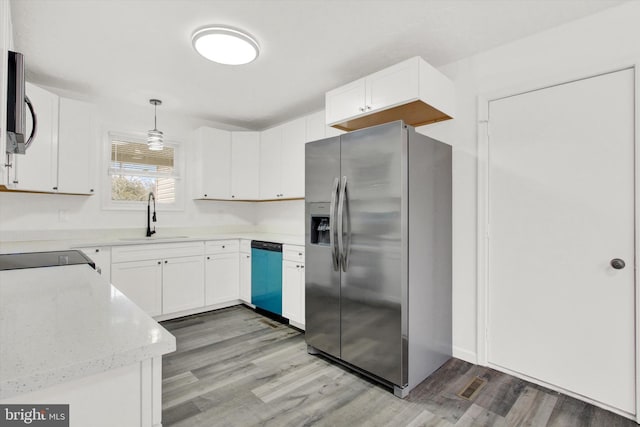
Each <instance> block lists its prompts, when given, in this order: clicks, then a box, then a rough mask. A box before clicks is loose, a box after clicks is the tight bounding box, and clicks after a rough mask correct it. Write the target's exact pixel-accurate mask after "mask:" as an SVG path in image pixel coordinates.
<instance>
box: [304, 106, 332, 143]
mask: <svg viewBox="0 0 640 427" xmlns="http://www.w3.org/2000/svg"><path fill="white" fill-rule="evenodd" d="M324 117H325V114H324V110H322V111H318V112H317V113H313V114H309V115H308V116H306V117H305V119H306V121H307V135H306V137H305V142H311V141H317V140H319V139H324V138H325V137H326V128H327V125H326V123H325V120H324Z"/></svg>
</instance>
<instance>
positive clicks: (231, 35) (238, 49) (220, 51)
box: [191, 25, 260, 65]
mask: <svg viewBox="0 0 640 427" xmlns="http://www.w3.org/2000/svg"><path fill="white" fill-rule="evenodd" d="M191 40H192V42H193V47H194V49H195V50H196V51H197V52H198V53H199V54H200V55H202V56H204V57H205V58H207V59H208V60H209V61H213V62H217V63H219V64H225V65H241V64H248V63H249V62H252V61H255V59H256V58H257V57H258V54H259V53H260V46H258V42H257V41H256V40H255V39H254V38H253V37H251V36H250V35H249V34H247V33H245V32H243V31H241V30H239V29H237V28H232V27H225V26H221V25H212V26H209V27H204V28H200V29H199V30H196V32H195V33H193V36H192V37H191Z"/></svg>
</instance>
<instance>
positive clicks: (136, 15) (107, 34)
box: [11, 0, 623, 130]
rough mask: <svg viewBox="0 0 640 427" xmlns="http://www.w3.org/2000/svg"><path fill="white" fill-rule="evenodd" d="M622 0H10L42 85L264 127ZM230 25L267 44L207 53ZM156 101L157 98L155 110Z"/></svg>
mask: <svg viewBox="0 0 640 427" xmlns="http://www.w3.org/2000/svg"><path fill="white" fill-rule="evenodd" d="M622 2H623V0H420V1H417V0H395V1H394V0H378V1H373V0H341V1H339V0H333V1H332V0H82V1H81V0H20V1H18V0H12V2H11V7H12V15H13V25H14V37H15V46H16V49H17V50H18V51H20V52H23V53H24V54H25V58H26V64H27V73H28V74H27V76H28V78H29V79H30V80H31V81H33V82H35V83H40V84H43V85H47V86H52V87H57V88H61V89H63V90H67V91H73V92H80V93H84V94H87V95H89V96H90V97H106V98H110V99H112V100H116V101H122V102H127V103H133V104H137V105H148V99H149V98H160V99H162V100H163V106H162V107H161V108H163V109H164V111H165V112H169V111H175V112H179V113H182V114H187V115H191V116H196V117H200V118H205V119H209V120H214V121H218V122H222V123H228V124H230V125H236V126H241V127H245V128H249V129H257V130H260V129H264V128H266V127H268V126H271V125H274V124H277V123H280V122H283V121H285V120H287V119H291V118H294V117H299V116H302V115H304V114H307V113H310V112H313V111H317V110H319V109H322V108H323V106H324V93H325V92H326V91H327V90H329V89H332V88H334V87H337V86H340V85H342V84H344V83H347V82H349V81H352V80H355V79H357V78H359V77H362V76H364V75H367V74H370V73H372V72H374V71H377V70H379V69H381V68H384V67H386V66H389V65H392V64H394V63H396V62H399V61H401V60H403V59H406V58H409V57H412V56H416V55H419V56H422V57H423V58H424V59H425V60H427V62H429V63H431V64H432V65H434V66H436V67H437V66H440V65H444V64H447V63H450V62H453V61H455V60H458V59H461V58H464V57H467V56H470V55H473V54H475V53H477V52H480V51H483V50H487V49H489V48H492V47H495V46H498V45H501V44H504V43H507V42H510V41H513V40H516V39H518V38H522V37H525V36H527V35H530V34H533V33H536V32H539V31H542V30H544V29H546V28H550V27H553V26H557V25H560V24H562V23H564V22H568V21H571V20H575V19H578V18H580V17H583V16H586V15H589V14H592V13H595V12H597V11H599V10H601V9H604V8H607V7H610V6H615V5H617V4H620V3H622ZM207 24H227V25H231V26H234V27H239V28H242V29H245V30H246V31H248V32H249V33H251V34H252V35H253V36H255V37H256V38H257V39H258V41H259V43H260V45H261V47H262V52H261V54H260V57H259V58H258V60H257V61H256V62H254V63H251V64H249V65H245V66H224V65H218V64H215V63H212V62H208V61H207V60H205V59H203V58H202V57H200V56H199V55H197V54H196V53H195V51H194V50H193V49H192V47H191V34H192V33H193V31H194V30H195V29H196V28H198V27H201V26H203V25H207ZM149 108H151V107H149Z"/></svg>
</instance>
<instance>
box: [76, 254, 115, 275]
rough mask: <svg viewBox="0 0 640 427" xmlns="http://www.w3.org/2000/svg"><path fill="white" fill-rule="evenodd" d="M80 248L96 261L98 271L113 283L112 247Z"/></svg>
mask: <svg viewBox="0 0 640 427" xmlns="http://www.w3.org/2000/svg"><path fill="white" fill-rule="evenodd" d="M80 250H81V251H82V252H83V253H84V254H85V255H86V256H88V257H89V258H91V261H93V262H94V264H95V265H96V271H97V272H98V273H99V274H100V275H102V277H104V278H105V280H106V281H107V282H109V283H111V248H108V247H91V248H80Z"/></svg>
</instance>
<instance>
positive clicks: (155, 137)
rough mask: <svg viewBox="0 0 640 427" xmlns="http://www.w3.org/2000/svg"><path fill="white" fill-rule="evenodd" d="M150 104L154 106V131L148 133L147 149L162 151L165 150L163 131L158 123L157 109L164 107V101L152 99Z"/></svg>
mask: <svg viewBox="0 0 640 427" xmlns="http://www.w3.org/2000/svg"><path fill="white" fill-rule="evenodd" d="M149 103H150V104H152V105H153V129H152V130H150V131H149V132H147V147H148V148H149V150H153V151H161V150H162V149H163V148H164V145H163V143H162V142H163V134H162V131H159V130H158V125H157V123H156V121H157V117H156V109H157V107H158V105H162V101H160V100H159V99H150V100H149Z"/></svg>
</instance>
